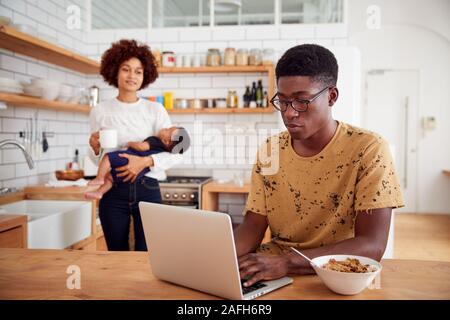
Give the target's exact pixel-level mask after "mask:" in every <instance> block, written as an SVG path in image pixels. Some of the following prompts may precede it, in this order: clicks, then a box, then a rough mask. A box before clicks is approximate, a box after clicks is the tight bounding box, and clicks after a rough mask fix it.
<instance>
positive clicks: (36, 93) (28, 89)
mask: <svg viewBox="0 0 450 320" xmlns="http://www.w3.org/2000/svg"><path fill="white" fill-rule="evenodd" d="M23 92H24V94H26V95H27V96H31V97H37V98H40V97H42V88H39V87H35V86H32V85H27V86H24V88H23Z"/></svg>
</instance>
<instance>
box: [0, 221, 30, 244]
mask: <svg viewBox="0 0 450 320" xmlns="http://www.w3.org/2000/svg"><path fill="white" fill-rule="evenodd" d="M0 248H24V249H25V248H27V217H26V216H24V215H2V214H0Z"/></svg>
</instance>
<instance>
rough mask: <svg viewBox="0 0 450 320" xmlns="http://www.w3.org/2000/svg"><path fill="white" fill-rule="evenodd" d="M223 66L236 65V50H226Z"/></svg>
mask: <svg viewBox="0 0 450 320" xmlns="http://www.w3.org/2000/svg"><path fill="white" fill-rule="evenodd" d="M223 64H224V65H226V66H234V65H235V64H236V50H235V49H234V48H226V49H225V55H224V59H223Z"/></svg>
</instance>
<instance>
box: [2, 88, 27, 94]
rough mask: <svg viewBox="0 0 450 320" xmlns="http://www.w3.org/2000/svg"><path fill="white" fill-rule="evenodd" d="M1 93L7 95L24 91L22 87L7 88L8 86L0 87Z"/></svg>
mask: <svg viewBox="0 0 450 320" xmlns="http://www.w3.org/2000/svg"><path fill="white" fill-rule="evenodd" d="M0 92H6V93H16V94H18V93H23V89H22V88H20V87H6V86H0Z"/></svg>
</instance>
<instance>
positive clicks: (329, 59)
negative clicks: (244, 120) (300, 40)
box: [275, 44, 338, 86]
mask: <svg viewBox="0 0 450 320" xmlns="http://www.w3.org/2000/svg"><path fill="white" fill-rule="evenodd" d="M275 74H276V77H277V81H278V79H279V78H280V77H284V76H308V77H311V78H312V81H314V82H322V83H324V84H326V85H328V86H335V85H336V83H337V78H338V63H337V60H336V58H335V56H334V54H333V53H332V52H331V51H330V50H328V49H326V48H324V47H322V46H319V45H316V44H301V45H298V46H295V47H292V48H290V49H289V50H287V51H286V52H285V53H284V54H283V56H282V57H281V58H280V60H279V61H278V63H277V67H276V69H275Z"/></svg>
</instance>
